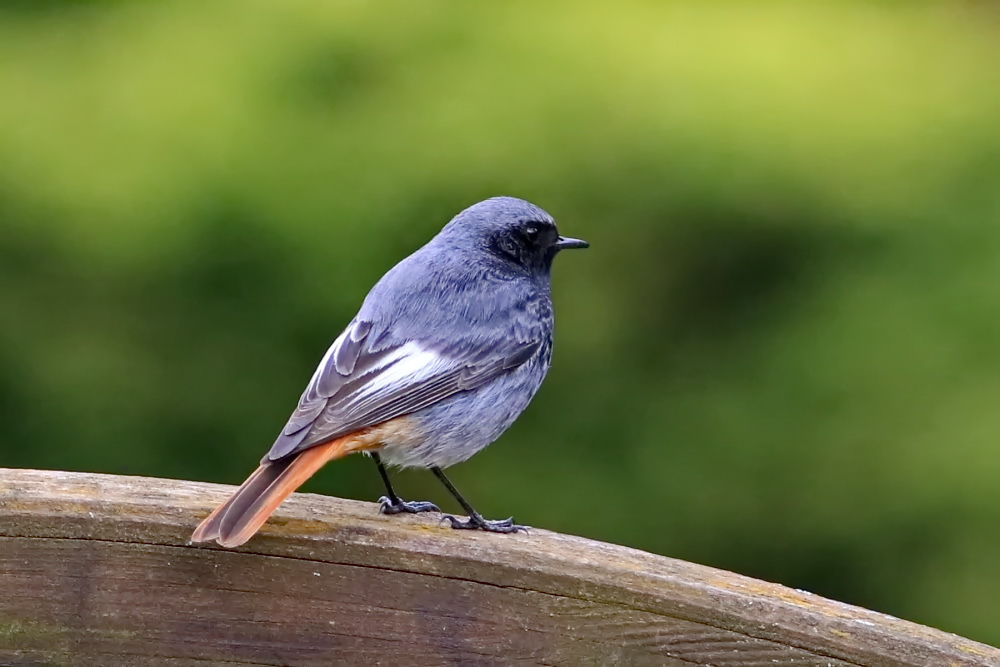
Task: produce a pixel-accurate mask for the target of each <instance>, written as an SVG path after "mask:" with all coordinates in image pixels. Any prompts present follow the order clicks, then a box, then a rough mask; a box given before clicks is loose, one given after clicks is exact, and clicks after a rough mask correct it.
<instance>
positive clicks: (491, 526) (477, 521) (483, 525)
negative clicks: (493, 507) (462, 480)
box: [431, 466, 528, 533]
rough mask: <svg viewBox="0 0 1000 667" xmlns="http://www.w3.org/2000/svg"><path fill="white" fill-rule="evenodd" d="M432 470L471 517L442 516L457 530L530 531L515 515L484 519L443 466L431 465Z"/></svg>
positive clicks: (443, 519) (491, 531)
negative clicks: (497, 518)
mask: <svg viewBox="0 0 1000 667" xmlns="http://www.w3.org/2000/svg"><path fill="white" fill-rule="evenodd" d="M431 472H432V473H434V475H435V476H436V477H437V478H438V479H439V480H441V483H442V484H444V486H445V488H446V489H448V491H450V492H451V495H453V496H455V500H457V501H458V504H459V505H461V506H462V508H463V509H464V510H465V511H466V513H467V514H468V515H469V518H468V519H467V520H465V521H461V520H460V519H456V518H455V517H453V516H452V515H450V514H445V515H444V516H443V517H441V520H442V521H447V522H448V523H450V524H451V527H452V528H454V529H456V530H485V531H488V532H490V533H516V532H517V531H519V530H523V531H524V532H528V527H527V526H519V525H517V524H516V523H514V517H510V518H509V519H503V520H502V521H489V520H487V519H484V518H483V515H482V514H480V513H479V512H477V511H476V510H474V509H473V508H472V505H470V504H469V502H468V501H467V500H466V499H465V498H463V497H462V494H461V493H459V492H458V489H456V488H455V485H454V484H452V483H451V480H449V479H448V478H447V477H445V476H444V473H443V472H442V471H441V468H438V467H437V466H431Z"/></svg>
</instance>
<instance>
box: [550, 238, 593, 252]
mask: <svg viewBox="0 0 1000 667" xmlns="http://www.w3.org/2000/svg"><path fill="white" fill-rule="evenodd" d="M553 245H554V246H555V248H556V249H557V250H571V249H572V248H589V247H590V244H589V243H587V242H586V241H584V240H583V239H571V238H567V237H565V236H560V237H559V240H558V241H556V242H555V243H554V244H553Z"/></svg>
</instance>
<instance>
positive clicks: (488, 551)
mask: <svg viewBox="0 0 1000 667" xmlns="http://www.w3.org/2000/svg"><path fill="white" fill-rule="evenodd" d="M230 491H231V488H230V487H225V486H221V485H215V484H202V483H194V482H181V481H174V480H163V479H148V478H138V477H116V476H110V475H90V474H80V473H67V472H48V471H32V470H8V469H0V664H4V665H38V664H79V665H119V664H126V665H127V664H136V665H185V664H233V665H252V664H257V665H330V664H385V665H392V664H400V665H440V664H463V665H464V664H539V665H554V664H568V665H577V664H595V665H604V664H622V665H687V664H711V665H774V664H784V665H845V664H860V665H1000V651H998V650H996V649H994V648H991V647H989V646H986V645H983V644H979V643H976V642H973V641H969V640H967V639H963V638H961V637H957V636H955V635H951V634H947V633H944V632H940V631H937V630H934V629H931V628H927V627H923V626H919V625H916V624H913V623H909V622H906V621H902V620H899V619H897V618H893V617H890V616H886V615H883V614H878V613H875V612H872V611H867V610H864V609H859V608H856V607H851V606H849V605H845V604H840V603H837V602H833V601H830V600H826V599H824V598H821V597H818V596H815V595H811V594H809V593H803V592H799V591H794V590H791V589H788V588H785V587H783V586H778V585H775V584H770V583H766V582H762V581H756V580H753V579H748V578H746V577H742V576H739V575H735V574H732V573H729V572H724V571H720V570H715V569H712V568H707V567H702V566H699V565H693V564H691V563H685V562H683V561H678V560H673V559H670V558H663V557H660V556H654V555H652V554H648V553H643V552H640V551H636V550H633V549H627V548H624V547H619V546H614V545H610V544H604V543H600V542H593V541H589V540H585V539H582V538H578V537H571V536H567V535H559V534H555V533H550V532H547V531H544V530H537V529H533V530H532V531H531V532H530V533H529V534H527V535H525V534H517V535H487V534H478V533H469V532H457V531H453V530H451V529H450V528H447V527H446V526H443V525H441V524H439V523H437V522H436V520H435V519H434V518H433V515H424V516H393V517H383V516H380V515H379V514H377V512H376V510H375V505H373V504H370V503H361V502H355V501H348V500H341V499H338V498H328V497H323V496H315V495H306V494H301V495H300V494H296V495H294V496H292V498H291V499H289V500H288V501H287V502H286V503H285V504H284V505H283V506H282V508H281V509H280V510H279V511H278V513H277V514H276V516H275V517H274V518H273V519H272V520H271V521H270V522H269V523H268V524H266V525H265V527H264V529H263V530H262V532H261V533H260V534H259V535H258V536H257V537H255V538H254V539H253V540H251V541H250V542H249V543H248V544H247V545H245V546H244V547H243V548H240V549H238V550H235V551H226V550H222V549H218V548H214V547H206V546H198V547H194V546H189V545H187V543H186V541H187V538H188V536H189V535H190V533H191V530H192V529H193V528H194V526H195V525H196V524H197V523H198V521H199V520H200V519H201V518H202V517H203V516H205V515H206V514H207V513H208V511H209V510H210V509H211V508H212V507H213V506H214V505H215V504H216V503H218V502H220V501H221V500H222V499H223V497H224V496H226V495H227V494H228V493H229V492H230Z"/></svg>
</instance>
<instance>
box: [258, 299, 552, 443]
mask: <svg viewBox="0 0 1000 667" xmlns="http://www.w3.org/2000/svg"><path fill="white" fill-rule="evenodd" d="M373 338H376V336H374V335H373V334H372V323H371V322H370V321H366V320H363V319H362V320H358V319H356V320H355V321H353V322H351V324H350V325H349V326H348V327H347V329H346V330H345V331H344V333H342V334H341V335H340V337H338V338H337V340H335V341H334V342H333V344H332V345H331V346H330V349H329V350H328V351H327V353H326V355H325V356H324V357H323V360H322V361H321V362H320V364H319V367H318V368H317V369H316V372H315V373H314V374H313V377H312V380H310V382H309V384H308V386H307V387H306V390H305V392H304V393H303V394H302V398H301V399H299V405H298V407H297V408H296V409H295V412H293V413H292V416H291V417H290V418H289V420H288V423H287V424H286V425H285V427H284V429H282V432H281V434H280V435H279V436H278V439H277V440H276V441H275V443H274V445H273V446H272V447H271V450H270V451H269V452H268V454H267V456H266V457H265V460H271V461H274V460H276V459H280V458H283V457H285V456H288V455H290V454H294V453H297V452H300V451H302V450H304V449H307V448H308V447H311V446H313V445H317V444H320V443H322V442H326V441H328V440H331V439H333V438H337V437H340V436H343V435H346V434H348V433H353V432H355V431H358V430H360V429H363V428H366V427H368V426H374V425H375V424H379V423H382V422H385V421H388V420H390V419H393V418H394V417H399V416H401V415H405V414H409V413H411V412H415V411H417V410H420V409H422V408H425V407H427V406H429V405H432V404H434V403H437V402H438V401H440V400H442V399H444V398H447V397H448V396H451V395H452V394H456V393H458V392H462V391H468V390H470V389H475V388H476V387H478V386H480V385H482V384H484V383H486V382H488V381H489V380H491V379H493V378H495V377H497V376H498V375H500V374H501V373H504V372H507V371H509V370H511V369H514V368H517V367H518V366H520V365H521V364H523V363H525V362H526V361H528V359H530V358H531V357H532V356H533V355H534V354H535V353H536V351H537V350H538V349H539V346H540V345H541V344H542V341H541V339H538V340H520V341H519V340H512V339H511V338H507V339H506V340H504V339H501V340H500V342H499V343H498V342H497V341H492V342H490V343H489V344H486V343H483V344H480V345H476V344H475V343H474V342H472V341H466V342H465V343H463V344H462V345H443V344H440V345H435V344H434V343H420V342H417V341H413V340H407V341H389V342H385V341H379V342H375V341H373V340H372V339H373ZM380 338H381V337H380Z"/></svg>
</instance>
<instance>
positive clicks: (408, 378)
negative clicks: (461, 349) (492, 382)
mask: <svg viewBox="0 0 1000 667" xmlns="http://www.w3.org/2000/svg"><path fill="white" fill-rule="evenodd" d="M450 363H451V362H449V360H448V359H446V358H444V357H442V356H441V355H439V354H438V353H437V352H434V351H432V350H425V349H423V348H421V347H420V345H419V344H417V343H415V342H413V341H410V342H408V343H406V344H405V345H402V346H401V347H399V348H397V349H395V350H393V351H392V353H390V354H388V355H386V356H385V357H384V358H383V359H382V360H381V363H380V364H379V366H378V368H380V369H385V370H380V371H376V372H375V373H374V374H373V375H372V376H371V378H370V379H369V380H368V382H366V383H365V384H364V385H363V386H362V387H359V388H358V400H364V399H367V398H370V397H372V396H375V395H378V394H382V393H392V392H394V391H395V390H397V389H399V388H401V387H405V386H407V385H411V384H415V383H418V382H420V381H422V380H425V379H427V378H430V377H433V376H434V375H436V374H437V373H439V372H441V371H442V370H444V369H446V368H448V367H449V365H450Z"/></svg>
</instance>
